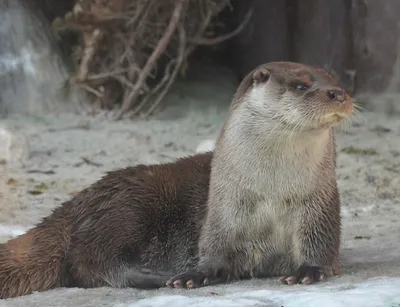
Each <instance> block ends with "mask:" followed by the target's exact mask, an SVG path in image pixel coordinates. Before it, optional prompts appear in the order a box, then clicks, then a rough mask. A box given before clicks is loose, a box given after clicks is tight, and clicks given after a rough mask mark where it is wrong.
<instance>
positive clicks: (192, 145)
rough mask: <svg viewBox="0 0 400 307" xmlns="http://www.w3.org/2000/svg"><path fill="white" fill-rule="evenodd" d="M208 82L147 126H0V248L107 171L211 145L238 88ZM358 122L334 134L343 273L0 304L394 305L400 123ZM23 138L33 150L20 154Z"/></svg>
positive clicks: (178, 94)
mask: <svg viewBox="0 0 400 307" xmlns="http://www.w3.org/2000/svg"><path fill="white" fill-rule="evenodd" d="M204 81H205V80H197V81H195V82H193V83H192V84H187V85H185V87H183V88H180V90H175V91H174V92H173V93H172V94H171V95H170V96H169V98H168V99H167V100H168V101H171V102H174V103H173V104H171V106H170V107H168V109H166V110H164V111H163V112H161V113H160V114H159V115H158V116H157V117H156V118H154V119H151V120H149V121H140V120H136V121H127V120H126V121H121V122H112V121H111V120H107V119H106V117H105V116H103V115H97V116H95V117H89V116H78V115H72V114H69V115H63V116H42V117H12V118H9V119H7V120H2V121H1V122H0V124H1V125H3V126H6V127H8V128H9V129H11V130H12V131H14V133H16V134H17V135H19V137H18V138H17V140H16V141H15V142H14V143H13V144H14V146H13V150H14V154H12V156H11V158H13V159H14V160H13V161H12V162H10V163H8V164H1V163H0V170H1V172H2V174H1V175H2V176H1V177H0V178H1V182H0V194H1V196H2V197H1V199H0V200H1V203H0V242H2V241H5V240H7V239H9V238H11V237H13V236H15V235H18V234H20V233H22V232H23V231H24V230H25V229H26V227H30V226H31V225H33V224H35V223H36V222H38V221H39V220H40V218H41V217H43V216H45V215H47V214H48V213H50V211H51V209H52V208H54V207H56V206H58V205H60V204H61V203H62V202H63V201H64V200H66V199H68V198H69V197H71V195H72V194H74V193H76V192H77V191H79V190H81V189H83V188H84V187H87V186H88V185H89V184H91V183H93V182H94V181H96V180H97V179H99V177H100V176H101V175H102V174H103V173H104V172H105V171H107V170H111V169H114V168H118V167H123V166H127V165H133V164H136V163H139V162H141V163H157V162H164V161H170V160H172V159H174V158H176V157H180V156H183V155H186V154H193V153H194V152H195V149H196V147H197V146H198V144H199V143H200V142H201V141H202V140H205V139H213V138H214V137H215V136H216V134H217V133H218V130H219V128H220V126H221V123H222V121H223V120H224V118H225V115H226V109H227V104H226V103H222V102H228V101H229V100H230V98H231V95H232V93H233V90H234V88H235V84H233V83H232V82H231V81H232V79H231V78H230V77H229V76H223V75H222V77H217V76H213V82H212V83H211V84H210V83H207V82H204ZM199 100H201V103H199ZM363 118H364V121H361V122H358V124H356V125H354V126H351V127H349V128H348V129H346V130H345V131H344V130H339V131H338V133H337V141H338V152H339V157H338V180H339V186H340V190H341V194H342V203H343V210H342V212H343V245H342V246H343V247H342V258H343V264H344V274H343V275H342V276H341V277H338V278H332V279H330V280H329V281H327V282H325V283H323V284H319V285H311V286H300V285H299V286H293V287H289V286H284V285H280V284H278V283H277V281H276V279H268V280H252V281H245V282H239V283H234V284H231V285H224V286H218V287H207V288H203V289H198V290H175V289H161V290H157V291H139V290H135V289H109V288H101V289H90V290H83V289H56V290H52V291H48V292H45V293H35V294H33V295H29V296H24V297H19V298H15V299H9V300H4V301H0V307H3V306H21V307H28V306H121V307H122V306H199V307H200V306H224V307H225V306H285V307H288V306H371V307H372V306H373V307H378V306H387V307H400V118H390V117H386V116H384V115H382V114H373V113H365V114H363ZM24 135H25V136H26V140H28V142H29V147H30V149H29V151H28V152H29V155H28V156H26V155H25V158H24V152H25V153H27V151H26V150H25V149H26V147H25V146H26V143H24ZM0 140H1V135H0ZM26 140H25V141H26ZM21 144H22V145H21ZM21 149H22V150H21ZM1 154H3V153H2V150H1V148H0V155H1ZM18 157H22V158H21V159H19V160H18V159H17V158H18ZM0 160H1V157H0Z"/></svg>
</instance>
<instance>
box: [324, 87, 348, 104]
mask: <svg viewBox="0 0 400 307" xmlns="http://www.w3.org/2000/svg"><path fill="white" fill-rule="evenodd" d="M326 94H327V95H328V98H329V99H330V100H338V101H340V102H343V101H344V100H345V93H344V91H343V90H341V89H330V90H328V91H327V92H326Z"/></svg>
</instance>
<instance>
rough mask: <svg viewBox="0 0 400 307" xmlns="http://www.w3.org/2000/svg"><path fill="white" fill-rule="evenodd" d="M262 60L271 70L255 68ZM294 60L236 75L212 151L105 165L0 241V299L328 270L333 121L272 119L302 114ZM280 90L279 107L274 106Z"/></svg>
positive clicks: (333, 238)
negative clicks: (63, 289)
mask: <svg viewBox="0 0 400 307" xmlns="http://www.w3.org/2000/svg"><path fill="white" fill-rule="evenodd" d="M279 65H281V66H279ZM282 65H283V66H282ZM285 65H287V67H285ZM293 65H294V66H293ZM296 65H297V66H296ZM265 67H267V68H268V71H269V73H270V74H271V75H272V76H275V77H274V78H271V79H270V78H267V79H266V80H263V78H262V74H261V75H260V76H257V78H256V79H255V77H254V73H257V72H260V71H261V72H263V69H264V68H265ZM260 69H261V70H260ZM295 69H299V66H298V64H293V63H286V64H285V63H281V64H274V63H270V64H267V65H266V66H261V67H260V68H258V69H257V70H255V71H254V72H252V73H250V74H249V75H248V76H247V77H246V78H245V79H244V80H243V81H242V83H241V85H240V86H239V88H238V90H237V93H236V95H235V97H234V99H233V102H232V105H231V108H230V112H229V117H228V118H227V120H226V122H225V124H224V127H223V130H222V133H221V135H220V138H219V139H218V142H217V144H216V149H215V151H214V153H211V152H208V153H203V154H197V155H194V156H191V157H185V158H181V159H178V160H177V161H175V162H172V163H167V164H160V165H137V166H134V167H129V168H125V169H120V170H116V171H112V172H109V173H108V174H107V175H106V176H105V177H104V178H102V179H101V180H99V181H98V182H96V183H94V184H93V185H92V186H90V187H88V188H87V189H85V190H83V191H82V192H81V193H79V194H78V195H77V196H75V197H74V198H72V199H71V200H70V201H67V202H65V203H64V204H62V206H60V207H59V208H57V209H55V210H54V212H53V214H51V215H50V216H48V217H46V218H45V219H44V220H43V221H42V222H41V223H39V224H38V225H37V226H36V227H35V228H33V229H31V230H29V231H28V232H27V233H26V234H23V235H21V236H19V237H17V238H15V239H12V240H10V241H8V242H7V243H5V244H1V245H0V298H8V297H14V296H19V295H24V294H29V293H32V292H33V291H45V290H48V289H51V288H55V287H59V286H74V287H76V286H78V287H99V286H110V287H138V288H157V287H162V286H164V285H165V284H166V283H167V282H168V285H171V284H172V285H174V286H177V285H178V284H180V285H181V286H193V287H195V286H199V285H203V284H204V282H208V284H212V283H218V282H226V281H228V280H232V279H238V278H248V277H251V276H255V277H266V276H275V275H285V274H289V275H290V274H293V272H300V271H301V270H302V269H303V268H304V267H305V268H309V267H310V268H314V269H317V270H319V269H320V268H321V269H323V270H324V273H325V274H328V275H329V274H331V273H334V272H333V271H335V270H337V269H338V268H339V245H340V199H339V193H338V190H337V186H336V179H335V159H336V156H335V146H334V136H333V132H332V129H331V128H326V129H322V130H318V131H308V132H307V133H306V130H307V129H305V128H304V127H303V128H304V129H303V130H304V133H299V131H300V130H299V129H297V132H296V130H293V129H289V130H282V129H280V130H279V129H278V130H277V129H276V127H278V126H276V124H278V123H279V122H280V120H282V118H284V117H285V116H286V118H284V119H285V120H286V121H287V122H288V123H296V118H299V117H296V116H298V115H299V114H300V115H301V114H304V112H303V111H302V108H303V106H301V105H300V104H298V105H297V106H296V108H297V109H296V110H294V109H293V104H294V103H296V102H298V101H300V99H299V97H297V98H294V97H295V96H293V95H295V94H294V93H293V92H290V91H291V89H289V88H286V87H285V86H284V85H285V84H287V80H292V79H293V78H294V77H293V75H290V73H293V71H295ZM307 69H311V68H309V67H308V66H300V70H303V71H304V70H307ZM286 72H288V73H286ZM312 72H313V73H314V74H315V71H312ZM285 74H287V75H285ZM321 74H323V72H321ZM324 76H325V75H324ZM285 78H286V79H285ZM324 78H325V77H324ZM255 80H257V82H255ZM324 80H325V79H324ZM272 82H277V83H276V84H275V85H274V84H273V83H272ZM329 82H330V81H329ZM329 82H328V81H327V83H326V84H329ZM320 88H322V85H320ZM290 93H292V94H290ZM285 95H286V96H285ZM290 95H291V96H290ZM316 95H320V92H318V91H317V92H316ZM283 97H286V98H285V99H283ZM308 99H309V100H310V101H311V102H313V101H314V100H316V99H317V98H316V97H314V100H313V99H312V97H309V98H308ZM279 101H280V102H282V103H286V107H287V108H289V109H288V111H287V112H284V113H282V114H278V113H277V111H280V110H283V108H282V106H283V105H281V106H278V105H274V104H276V103H277V102H279ZM328 107H329V105H327V106H324V108H328ZM274 108H275V109H274ZM273 110H275V111H273ZM320 111H321V112H323V110H320ZM299 112H300V113H299ZM301 112H303V113H301ZM314 113H315V112H314ZM296 114H297V115H296ZM291 119H292V122H291ZM310 123H311V122H309V126H310V125H311V124H310ZM314 124H315V123H314ZM292 128H294V127H292ZM297 128H298V127H297ZM210 178H211V179H210ZM314 271H315V270H314ZM314 271H313V272H314ZM177 282H178V283H177ZM184 284H185V285H184Z"/></svg>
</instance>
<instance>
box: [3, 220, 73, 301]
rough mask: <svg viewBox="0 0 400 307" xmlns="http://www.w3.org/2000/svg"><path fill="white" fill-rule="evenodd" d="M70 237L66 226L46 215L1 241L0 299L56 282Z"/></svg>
mask: <svg viewBox="0 0 400 307" xmlns="http://www.w3.org/2000/svg"><path fill="white" fill-rule="evenodd" d="M69 241H70V233H69V231H68V228H67V227H65V225H63V223H62V222H61V221H56V220H54V219H53V220H50V219H49V220H47V221H46V220H45V221H43V222H42V223H40V224H39V225H38V226H36V227H35V228H32V229H30V230H28V231H27V232H26V233H25V234H23V235H20V236H18V237H16V238H14V239H11V240H9V241H8V242H6V243H4V244H0V299H5V298H10V297H15V296H20V295H26V294H30V293H32V292H34V291H45V290H48V289H51V288H54V287H56V286H59V285H60V284H61V276H62V269H63V263H64V258H65V254H66V251H67V248H68V246H69Z"/></svg>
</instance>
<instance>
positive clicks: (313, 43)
mask: <svg viewBox="0 0 400 307" xmlns="http://www.w3.org/2000/svg"><path fill="white" fill-rule="evenodd" d="M350 4H351V3H350V0H330V1H326V0H304V1H297V0H290V2H289V7H290V11H289V12H290V27H291V37H292V58H293V60H294V61H297V62H303V63H306V64H310V65H317V66H323V67H328V68H330V67H331V66H332V68H333V69H334V71H335V72H336V73H337V74H338V75H339V77H340V80H341V83H342V86H344V87H345V88H346V89H347V90H350V91H352V89H353V80H352V79H353V78H352V70H353V69H354V67H353V58H352V55H353V52H352V37H351V23H350V21H351V20H350V7H351V6H350Z"/></svg>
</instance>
